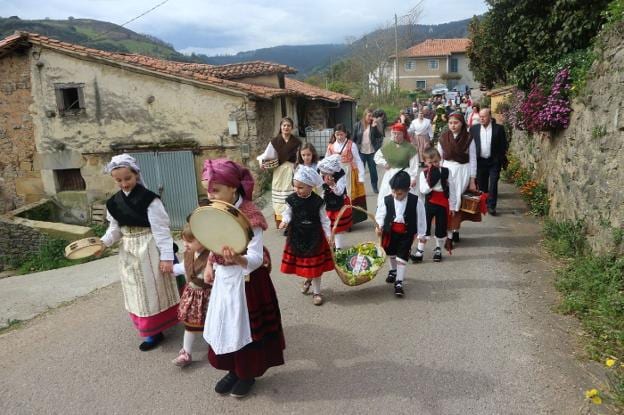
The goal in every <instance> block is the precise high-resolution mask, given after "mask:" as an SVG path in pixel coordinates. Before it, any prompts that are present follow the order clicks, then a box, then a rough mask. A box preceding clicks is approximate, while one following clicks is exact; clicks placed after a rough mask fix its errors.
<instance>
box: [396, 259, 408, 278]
mask: <svg viewBox="0 0 624 415" xmlns="http://www.w3.org/2000/svg"><path fill="white" fill-rule="evenodd" d="M405 264H406V262H405V261H403V260H402V259H401V258H397V265H398V266H397V275H396V280H397V281H403V279H404V278H405Z"/></svg>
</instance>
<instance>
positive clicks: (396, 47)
mask: <svg viewBox="0 0 624 415" xmlns="http://www.w3.org/2000/svg"><path fill="white" fill-rule="evenodd" d="M394 88H395V90H396V95H397V97H398V96H399V93H400V90H401V87H400V86H399V22H398V18H397V15H396V13H395V14H394Z"/></svg>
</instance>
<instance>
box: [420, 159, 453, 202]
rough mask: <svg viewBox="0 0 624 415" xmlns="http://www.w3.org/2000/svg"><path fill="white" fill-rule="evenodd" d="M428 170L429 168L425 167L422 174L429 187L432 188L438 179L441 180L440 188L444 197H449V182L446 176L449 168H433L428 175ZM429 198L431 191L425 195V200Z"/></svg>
mask: <svg viewBox="0 0 624 415" xmlns="http://www.w3.org/2000/svg"><path fill="white" fill-rule="evenodd" d="M429 170H430V168H429V167H427V168H426V169H425V170H424V172H423V173H424V174H425V179H427V184H428V185H429V187H431V188H433V186H435V185H436V183H438V180H440V181H442V190H443V191H444V197H446V198H447V199H448V198H449V183H448V178H449V169H448V168H446V167H440V169H439V170H438V169H435V170H434V171H433V172H432V173H431V175H429ZM430 198H431V193H428V194H427V195H426V196H425V200H429V199H430Z"/></svg>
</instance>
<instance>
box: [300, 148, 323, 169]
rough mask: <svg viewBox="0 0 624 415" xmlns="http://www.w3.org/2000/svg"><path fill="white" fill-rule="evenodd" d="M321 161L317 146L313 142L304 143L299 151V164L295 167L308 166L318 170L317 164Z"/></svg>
mask: <svg viewBox="0 0 624 415" xmlns="http://www.w3.org/2000/svg"><path fill="white" fill-rule="evenodd" d="M318 161H319V156H318V153H317V152H316V147H314V144H312V143H303V144H302V145H301V148H300V149H299V153H297V165H296V167H295V169H296V168H297V167H299V166H308V167H311V168H313V169H315V170H316V166H317V164H318Z"/></svg>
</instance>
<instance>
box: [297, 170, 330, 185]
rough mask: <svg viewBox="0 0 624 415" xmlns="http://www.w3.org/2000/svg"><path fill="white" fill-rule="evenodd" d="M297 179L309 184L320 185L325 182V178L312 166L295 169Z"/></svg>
mask: <svg viewBox="0 0 624 415" xmlns="http://www.w3.org/2000/svg"><path fill="white" fill-rule="evenodd" d="M294 179H295V180H297V181H298V182H301V183H305V184H307V185H308V186H312V187H318V186H320V185H322V184H323V178H322V177H321V175H320V174H318V173H317V172H316V170H314V169H313V168H312V167H308V166H299V167H298V168H297V171H295V177H294Z"/></svg>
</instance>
